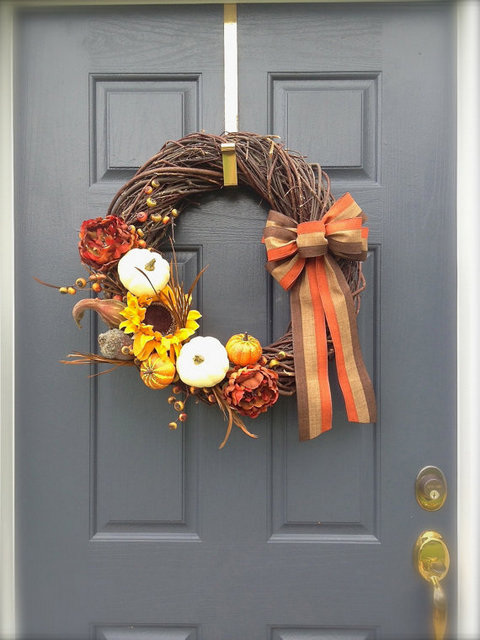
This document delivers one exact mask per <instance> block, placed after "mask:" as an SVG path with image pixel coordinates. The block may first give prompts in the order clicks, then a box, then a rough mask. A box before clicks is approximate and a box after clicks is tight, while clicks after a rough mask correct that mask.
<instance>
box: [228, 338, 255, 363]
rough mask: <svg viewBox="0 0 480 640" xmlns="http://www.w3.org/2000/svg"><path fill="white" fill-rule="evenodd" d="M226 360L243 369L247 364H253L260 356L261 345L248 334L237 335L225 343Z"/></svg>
mask: <svg viewBox="0 0 480 640" xmlns="http://www.w3.org/2000/svg"><path fill="white" fill-rule="evenodd" d="M225 349H226V350H227V354H228V359H229V360H230V362H233V363H234V364H239V365H241V366H242V367H244V366H245V365H247V364H255V363H256V362H258V360H259V358H260V356H261V355H262V345H261V344H260V342H259V341H258V340H257V339H256V338H254V337H253V336H249V335H248V333H237V334H235V335H234V336H232V337H231V338H230V339H229V341H228V342H227V344H226V346H225Z"/></svg>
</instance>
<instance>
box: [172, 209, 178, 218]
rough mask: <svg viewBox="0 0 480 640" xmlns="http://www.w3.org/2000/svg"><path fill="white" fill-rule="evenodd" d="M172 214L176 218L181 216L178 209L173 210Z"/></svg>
mask: <svg viewBox="0 0 480 640" xmlns="http://www.w3.org/2000/svg"><path fill="white" fill-rule="evenodd" d="M171 214H172V216H173V217H174V218H178V216H179V215H180V214H179V212H178V211H177V209H172V211H171Z"/></svg>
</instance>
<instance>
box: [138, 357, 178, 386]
mask: <svg viewBox="0 0 480 640" xmlns="http://www.w3.org/2000/svg"><path fill="white" fill-rule="evenodd" d="M175 373H176V369H175V365H174V364H173V362H172V361H171V360H169V359H168V358H167V357H165V356H159V355H158V353H152V355H151V356H150V357H149V358H147V359H146V360H144V361H143V362H142V364H141V367H140V377H141V378H142V380H143V382H144V383H145V384H146V385H147V387H149V388H150V389H165V387H168V385H169V384H170V383H171V382H172V381H173V379H174V378H175Z"/></svg>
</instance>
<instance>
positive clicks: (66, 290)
mask: <svg viewBox="0 0 480 640" xmlns="http://www.w3.org/2000/svg"><path fill="white" fill-rule="evenodd" d="M58 290H59V291H60V293H68V288H67V287H60V288H59V289H58Z"/></svg>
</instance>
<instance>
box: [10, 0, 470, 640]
mask: <svg viewBox="0 0 480 640" xmlns="http://www.w3.org/2000/svg"><path fill="white" fill-rule="evenodd" d="M348 1H350V2H352V1H353V2H362V1H363V0H240V3H243V2H249V3H251V4H262V3H271V2H276V3H279V2H282V3H283V2H284V3H290V4H294V3H296V2H312V3H313V2H316V3H320V2H331V3H333V2H337V3H340V2H348ZM370 1H371V0H370ZM373 1H376V2H379V3H380V2H383V3H384V2H394V1H395V0H373ZM407 1H409V2H416V1H417V0H407ZM432 1H434V0H432ZM141 4H143V5H147V4H218V2H216V1H215V0H180V1H177V2H174V1H173V0H7V2H3V3H2V4H1V6H0V140H2V141H3V142H2V144H1V145H0V221H1V227H0V228H1V229H2V234H1V235H0V273H1V274H2V278H1V279H0V301H8V304H5V302H3V303H2V304H0V567H1V568H2V569H1V572H0V637H2V638H4V639H5V640H7V639H10V638H12V639H13V638H15V626H16V616H15V610H16V608H15V509H14V507H15V500H14V498H15V457H14V454H15V429H14V425H15V410H14V406H15V405H14V393H15V381H14V376H15V370H14V362H15V359H14V344H15V313H14V299H15V291H14V243H13V234H14V168H13V151H14V141H13V117H14V104H13V80H14V72H13V68H14V44H15V42H14V26H15V17H16V13H17V11H18V10H19V9H21V8H23V7H29V6H30V7H39V6H45V7H46V6H49V7H63V6H73V5H97V6H98V5H110V6H115V5H141ZM455 5H456V6H455V8H456V17H457V86H456V92H457V256H458V257H457V320H458V323H457V389H458V391H457V405H458V409H457V437H458V439H457V442H458V444H457V462H458V472H457V481H458V482H457V485H458V507H457V533H458V555H457V565H456V566H457V583H458V595H457V611H458V625H457V637H458V638H461V639H462V640H467V639H468V640H474V639H476V638H478V637H479V635H480V612H479V611H478V602H479V601H480V552H479V550H478V540H480V501H479V500H478V490H477V487H479V486H480V465H478V460H479V459H480V436H479V425H480V402H479V400H478V382H479V381H480V338H479V335H478V325H479V316H480V272H479V269H478V241H477V238H478V237H480V217H479V216H478V205H477V203H478V202H480V185H479V181H478V176H479V175H480V129H479V123H478V114H479V113H480V3H478V2H477V0H456V2H455ZM426 462H429V461H426ZM407 561H408V560H407Z"/></svg>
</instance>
